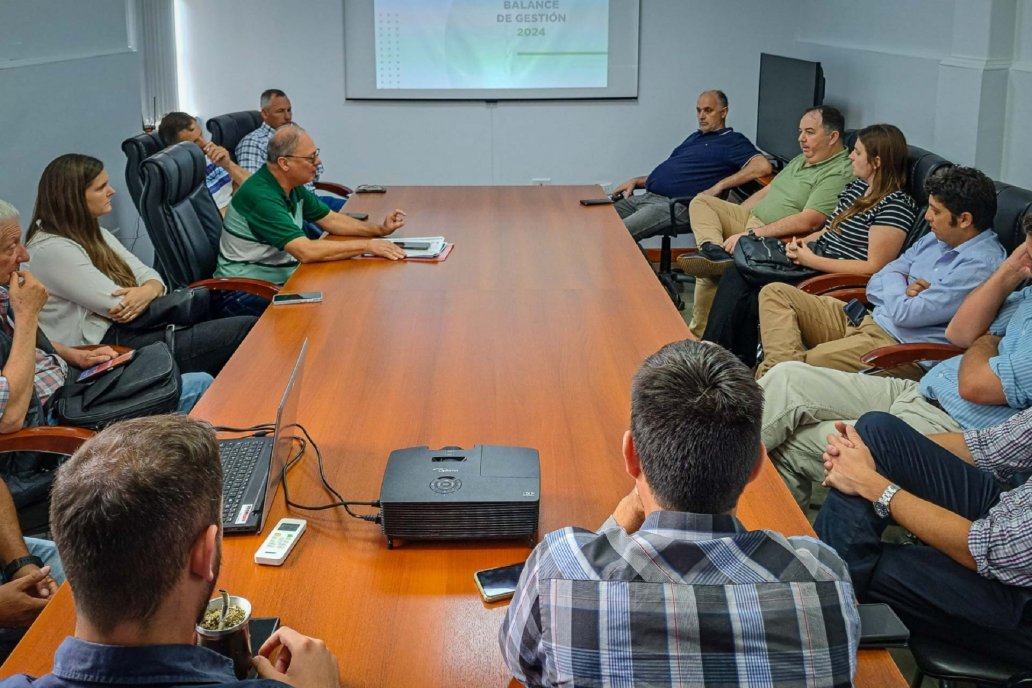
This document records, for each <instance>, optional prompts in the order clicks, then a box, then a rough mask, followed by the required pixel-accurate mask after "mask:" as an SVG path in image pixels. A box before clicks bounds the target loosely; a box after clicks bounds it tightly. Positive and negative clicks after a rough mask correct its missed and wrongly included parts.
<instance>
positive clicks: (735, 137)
mask: <svg viewBox="0 0 1032 688" xmlns="http://www.w3.org/2000/svg"><path fill="white" fill-rule="evenodd" d="M756 155H760V151H758V150H756V146H754V145H752V143H750V141H749V139H747V138H745V137H744V136H742V135H741V134H739V133H738V132H737V131H735V130H734V129H732V128H731V127H724V128H723V129H719V130H717V131H711V132H708V133H706V134H703V133H702V132H699V131H696V132H695V133H694V134H692V135H691V136H689V137H688V138H686V139H685V140H684V143H682V144H681V145H680V146H678V147H677V148H675V149H674V152H673V153H671V154H670V157H669V158H667V159H666V160H665V161H663V162H662V163H660V165H659V167H657V168H656V169H654V170H652V174H650V175H649V178H648V179H647V180H646V181H645V189H646V190H647V191H651V192H652V193H656V194H659V195H661V196H669V197H671V198H674V197H678V196H694V195H695V194H697V193H699V192H700V191H705V190H706V189H708V188H710V187H711V186H713V185H714V184H716V183H717V182H719V181H720V180H721V179H723V178H724V177H728V176H730V175H732V174H734V173H735V172H737V171H738V170H740V169H742V168H743V167H745V164H746V163H747V162H749V161H750V160H751V159H752V158H753V156H756Z"/></svg>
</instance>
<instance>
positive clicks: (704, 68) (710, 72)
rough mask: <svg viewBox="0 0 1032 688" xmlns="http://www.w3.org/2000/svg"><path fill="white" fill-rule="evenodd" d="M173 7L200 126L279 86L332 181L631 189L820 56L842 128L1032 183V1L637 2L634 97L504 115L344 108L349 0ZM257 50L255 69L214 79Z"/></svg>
mask: <svg viewBox="0 0 1032 688" xmlns="http://www.w3.org/2000/svg"><path fill="white" fill-rule="evenodd" d="M177 5H178V7H179V14H180V18H181V20H182V24H181V26H182V27H183V29H184V31H183V33H184V34H185V35H186V36H187V40H186V42H185V44H184V45H182V46H181V48H182V54H181V56H180V58H181V61H182V66H183V68H184V70H185V71H186V73H187V75H188V76H187V80H188V83H187V84H185V96H186V97H185V99H184V100H185V102H184V103H183V105H184V106H185V107H187V108H189V109H191V110H193V111H195V112H196V113H197V114H199V115H201V116H202V117H206V116H211V115H213V114H219V113H221V112H226V111H230V110H237V109H245V108H256V107H257V96H258V93H260V92H261V91H262V90H263V89H264V88H268V87H270V86H276V87H279V88H282V89H284V90H285V91H287V92H288V93H289V94H290V96H291V99H292V100H293V103H294V112H295V117H296V118H297V120H298V122H299V123H301V124H302V125H304V126H306V127H307V128H309V129H310V130H311V131H312V133H313V134H314V135H315V137H316V142H317V143H318V145H319V146H320V147H321V148H322V150H323V153H324V155H323V159H324V163H325V164H326V167H327V177H328V178H330V179H336V180H339V181H343V182H345V183H350V184H357V183H363V182H381V183H387V184H527V183H530V180H531V179H532V178H536V177H547V178H551V180H552V183H557V184H562V183H585V182H587V183H591V182H620V181H623V180H624V179H626V178H627V177H630V176H632V175H637V174H645V173H647V172H648V171H649V170H651V169H652V167H653V166H655V164H656V163H657V162H658V161H659V160H661V159H662V158H664V157H665V156H666V155H667V154H668V153H669V151H670V150H671V149H672V148H673V147H674V146H675V145H676V144H677V143H679V142H680V140H681V139H682V138H683V137H684V136H685V135H686V133H688V132H689V131H691V130H692V128H693V127H694V120H693V114H694V113H693V111H692V108H693V103H694V97H695V95H696V93H698V92H699V91H701V90H703V89H705V88H710V87H719V88H723V89H725V90H726V91H727V92H728V95H729V97H730V100H731V117H730V123H731V124H732V126H735V127H736V128H737V129H739V130H741V131H743V132H744V133H746V134H747V135H749V136H752V135H753V134H754V133H755V113H756V90H757V78H758V67H759V53H760V52H774V53H779V54H784V55H789V56H795V57H801V58H805V59H815V60H820V61H821V62H822V63H823V65H824V70H825V75H826V77H827V83H828V87H827V102H828V103H829V104H834V105H837V106H840V107H841V108H842V109H843V111H844V112H845V114H846V119H847V123H848V126H850V127H859V126H863V125H865V124H871V123H874V122H879V121H887V122H892V123H895V124H897V125H899V126H900V127H901V128H902V129H903V130H904V132H905V133H906V134H907V136H908V138H909V140H910V141H911V142H912V143H914V144H916V145H919V146H923V147H925V148H929V149H932V150H935V151H936V152H938V153H940V154H942V155H944V156H946V157H948V158H950V159H952V160H954V161H955V162H958V163H963V164H977V165H980V166H981V167H983V169H984V170H985V171H986V172H987V173H988V174H989V175H990V176H993V177H997V178H1002V179H1004V180H1005V181H1010V182H1011V183H1015V184H1019V185H1023V186H1029V187H1032V137H1028V136H1027V135H1021V132H1019V129H1022V127H1021V126H1020V124H1019V123H1020V122H1021V119H1022V117H1021V115H1022V113H1027V112H1029V111H1030V106H1032V39H1030V38H1028V36H1030V35H1032V9H1030V5H1032V0H902V1H901V0H866V1H865V2H863V3H857V2H852V1H849V0H796V1H792V0H775V1H768V2H759V1H758V0H729V1H725V2H720V3H712V2H706V3H703V2H701V1H699V0H641V30H640V36H641V55H640V64H641V69H640V77H639V97H638V99H637V100H636V101H593V102H588V101H579V102H527V103H506V102H501V103H498V104H497V105H493V104H491V105H489V104H484V103H413V102H393V103H391V102H361V101H357V102H356V101H345V99H344V68H343V65H344V46H343V38H342V36H343V28H342V25H343V10H342V0H313V1H312V2H308V3H306V5H305V11H304V12H299V11H298V6H297V5H291V4H289V3H282V2H277V1H275V0H223V2H219V3H211V2H205V0H177ZM312 17H318V18H319V21H318V22H313V21H311V18H312ZM260 36H267V37H268V38H267V40H265V41H264V42H263V41H260V40H258V39H257V38H256V37H260ZM256 46H263V47H259V51H258V52H257V53H256V51H255V48H256ZM245 54H255V55H256V56H255V57H253V58H251V61H250V63H249V64H246V65H240V64H238V65H237V66H235V67H234V68H223V69H216V68H213V65H218V64H220V63H224V62H225V61H226V60H232V59H237V58H238V56H240V55H245Z"/></svg>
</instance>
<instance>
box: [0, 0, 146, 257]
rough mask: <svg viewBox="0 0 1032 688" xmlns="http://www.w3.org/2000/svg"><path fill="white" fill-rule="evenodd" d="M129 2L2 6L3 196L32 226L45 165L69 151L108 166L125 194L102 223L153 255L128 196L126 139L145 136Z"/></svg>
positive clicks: (48, 0) (41, 0)
mask: <svg viewBox="0 0 1032 688" xmlns="http://www.w3.org/2000/svg"><path fill="white" fill-rule="evenodd" d="M129 23H130V16H129V15H128V12H127V4H126V2H125V0H103V2H101V1H99V0H98V1H97V2H90V3H79V2H73V1H71V0H36V1H34V2H32V3H16V2H2V3H0V43H3V44H4V47H3V49H2V51H0V93H2V94H3V101H2V102H3V106H2V107H0V131H2V132H3V136H2V137H0V159H2V160H4V165H3V166H0V198H3V199H4V200H7V201H10V202H11V203H13V204H14V205H15V206H16V207H17V208H18V210H20V211H21V214H22V224H23V229H25V227H24V225H25V224H26V223H27V222H28V220H29V218H30V217H31V215H32V209H33V205H34V204H35V202H36V189H37V186H38V184H39V177H40V175H41V174H42V172H43V168H45V167H46V166H47V164H48V163H49V162H50V161H51V160H53V159H54V158H56V157H57V156H59V155H62V154H64V153H85V154H87V155H92V156H95V157H97V158H99V159H100V160H102V161H103V162H104V166H105V167H106V168H107V170H108V172H109V174H110V175H111V179H112V183H113V184H114V185H115V186H116V188H117V189H118V191H119V193H118V194H117V195H116V196H115V197H114V199H113V204H114V207H115V212H114V213H113V214H112V215H111V216H108V217H107V218H104V219H103V220H102V224H103V225H104V226H105V227H107V228H109V229H112V230H113V231H115V232H116V233H117V234H118V235H119V236H120V238H121V239H122V240H123V242H124V243H125V244H126V245H127V246H130V247H131V248H132V249H133V250H134V251H135V252H136V253H137V254H138V255H140V256H141V258H143V259H144V260H147V261H149V260H150V259H151V255H152V249H151V246H150V241H149V240H148V238H147V236H146V232H145V231H144V230H143V225H142V223H140V222H139V216H138V215H137V213H136V209H135V208H134V207H133V203H132V199H131V198H130V197H129V194H128V192H127V191H125V185H124V169H125V156H124V155H123V154H122V151H121V142H122V140H123V139H125V138H127V137H128V136H130V135H132V134H133V133H136V132H139V131H140V79H139V58H138V54H137V53H136V52H135V51H134V50H132V49H131V48H130V47H129V46H130V32H129V28H128V24H129Z"/></svg>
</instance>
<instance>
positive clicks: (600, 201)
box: [580, 196, 616, 205]
mask: <svg viewBox="0 0 1032 688" xmlns="http://www.w3.org/2000/svg"><path fill="white" fill-rule="evenodd" d="M615 202H616V201H614V200H613V199H612V198H609V197H608V196H607V197H606V198H582V199H581V201H580V204H581V205H612V204H613V203H615Z"/></svg>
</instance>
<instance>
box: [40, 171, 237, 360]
mask: <svg viewBox="0 0 1032 688" xmlns="http://www.w3.org/2000/svg"><path fill="white" fill-rule="evenodd" d="M114 193H115V190H114V189H113V188H112V187H111V184H110V183H109V177H108V173H107V172H106V171H105V170H104V165H103V164H102V163H101V162H100V160H97V159H96V158H93V157H90V156H88V155H80V154H77V153H70V154H67V155H62V156H61V157H59V158H57V159H55V160H54V161H52V162H51V163H50V164H49V165H47V167H46V169H45V170H44V171H43V176H42V177H41V178H40V180H39V191H38V194H37V196H36V208H35V212H34V213H33V216H32V221H31V223H30V225H29V229H28V235H27V241H26V244H25V247H26V248H27V249H28V251H29V256H30V263H29V265H30V269H31V270H32V272H33V274H35V275H36V277H38V278H39V280H40V281H41V282H42V283H43V284H44V286H46V288H47V290H48V291H49V292H50V298H49V299H48V301H47V304H46V306H44V308H43V311H42V312H41V313H40V318H39V319H40V327H42V328H43V331H44V333H45V334H46V335H47V337H49V338H50V339H53V340H56V341H59V342H62V343H66V344H68V345H70V346H79V345H83V344H118V345H123V346H128V347H132V348H139V347H141V346H145V345H146V344H150V343H151V342H155V341H163V340H165V338H166V327H165V326H164V325H163V324H158V325H157V326H154V327H151V328H149V329H140V328H134V327H132V322H133V321H134V320H136V319H137V318H139V317H140V316H141V315H142V314H144V313H145V312H146V311H147V308H148V306H150V304H151V302H152V301H153V300H154V299H156V298H158V297H159V296H162V295H163V294H165V283H164V282H163V281H162V279H161V276H160V275H159V274H158V273H157V271H155V270H154V269H153V268H150V267H148V266H146V265H144V264H143V262H142V261H141V260H140V259H139V258H137V257H136V256H135V255H133V254H132V253H131V252H129V251H128V250H127V249H126V248H125V247H124V246H122V244H121V243H120V242H119V241H118V239H116V238H115V236H114V235H113V234H111V233H110V232H109V231H107V230H106V229H104V228H102V227H101V226H100V221H99V218H100V217H102V216H104V215H107V214H108V213H110V212H111V197H112V196H113V195H114ZM255 320H256V318H253V317H251V316H238V317H232V318H222V319H218V320H205V321H202V322H198V323H194V324H192V325H189V326H186V327H182V328H180V327H177V328H175V330H174V334H173V342H172V349H173V354H174V356H175V358H176V362H177V363H178V364H179V367H180V369H181V370H182V372H184V373H188V372H205V373H209V374H211V375H215V374H217V373H218V372H219V370H221V369H222V366H223V365H225V363H226V361H227V360H228V359H229V357H230V356H231V355H232V354H233V352H234V351H235V350H236V348H237V346H238V345H239V344H240V342H241V341H242V340H243V338H244V337H245V336H246V335H247V333H248V331H250V329H251V326H252V325H254V323H255Z"/></svg>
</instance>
